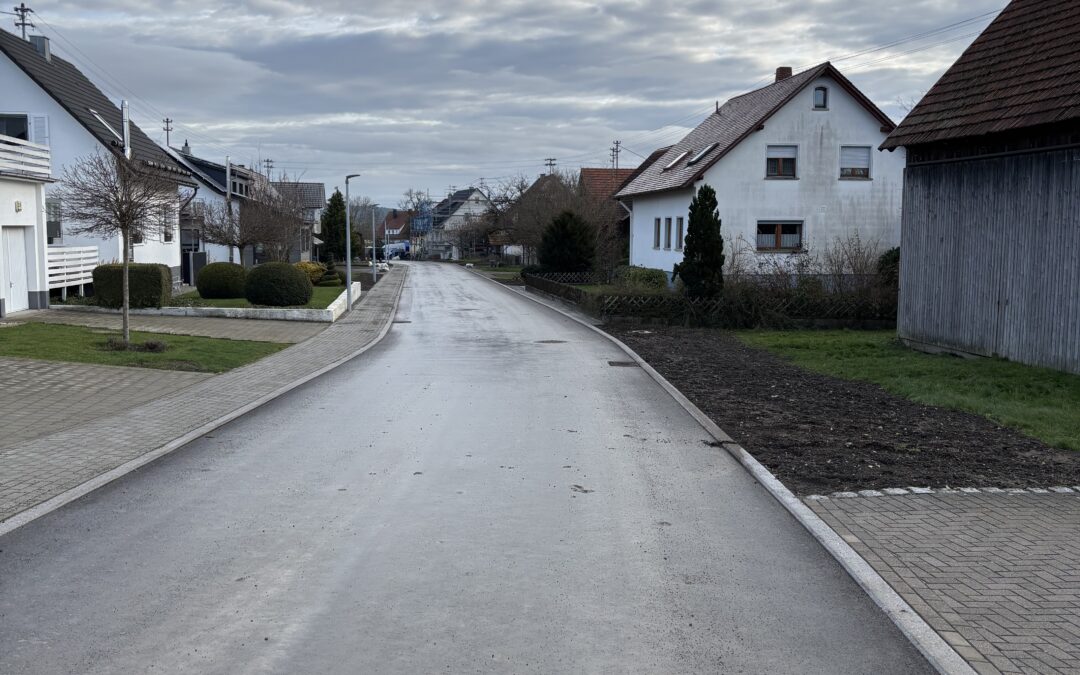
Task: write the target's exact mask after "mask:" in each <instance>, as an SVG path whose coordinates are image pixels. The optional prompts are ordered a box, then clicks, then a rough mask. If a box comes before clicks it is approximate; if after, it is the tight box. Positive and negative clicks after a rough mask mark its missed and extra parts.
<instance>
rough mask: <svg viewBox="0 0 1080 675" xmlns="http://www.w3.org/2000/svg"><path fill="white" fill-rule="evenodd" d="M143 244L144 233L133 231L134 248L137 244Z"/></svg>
mask: <svg viewBox="0 0 1080 675" xmlns="http://www.w3.org/2000/svg"><path fill="white" fill-rule="evenodd" d="M141 243H143V235H142V232H140V231H138V230H132V231H131V245H132V246H134V245H135V244H141Z"/></svg>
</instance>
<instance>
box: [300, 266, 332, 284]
mask: <svg viewBox="0 0 1080 675" xmlns="http://www.w3.org/2000/svg"><path fill="white" fill-rule="evenodd" d="M293 266H294V267H296V269H298V270H300V271H301V272H303V273H304V274H306V275H307V277H308V280H309V281H311V283H313V284H317V283H319V281H321V280H322V278H323V276H324V275H325V274H326V265H324V264H322V263H319V262H312V261H310V260H302V261H300V262H298V263H293Z"/></svg>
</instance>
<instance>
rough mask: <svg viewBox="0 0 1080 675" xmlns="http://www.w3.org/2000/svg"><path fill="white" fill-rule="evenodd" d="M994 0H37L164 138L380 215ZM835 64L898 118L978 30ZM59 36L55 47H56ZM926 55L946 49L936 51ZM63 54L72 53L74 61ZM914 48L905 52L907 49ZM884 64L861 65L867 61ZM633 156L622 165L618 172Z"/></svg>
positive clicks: (51, 26)
mask: <svg viewBox="0 0 1080 675" xmlns="http://www.w3.org/2000/svg"><path fill="white" fill-rule="evenodd" d="M1003 4H1004V2H1002V0H966V1H965V2H963V3H960V2H946V1H945V0H913V1H912V2H904V3H897V2H891V1H889V0H867V1H866V2H861V3H853V2H850V0H844V1H843V2H841V1H840V0H800V1H795V0H772V1H763V2H758V3H746V2H744V1H742V0H716V1H712V2H705V1H701V2H684V3H677V4H676V3H668V2H654V1H650V0H637V1H634V0H630V1H619V2H613V1H607V2H595V3H590V4H586V3H582V2H579V1H577V0H549V1H548V2H544V3H537V2H524V1H516V0H515V1H512V2H480V1H478V0H459V1H457V2H453V3H450V2H420V1H416V0H403V1H397V2H389V1H387V0H368V1H366V2H364V3H362V4H361V3H355V2H350V1H347V0H310V1H309V2H306V3H294V2H284V1H282V0H247V1H245V2H226V3H223V2H209V1H208V0H187V1H183V2H181V1H179V0H177V1H172V0H156V1H155V0H101V1H98V2H95V3H93V7H92V8H89V7H87V3H83V2H71V1H66V0H65V1H59V2H50V1H47V0H39V1H37V2H35V3H34V8H35V9H36V10H37V11H38V13H39V15H40V18H42V19H44V22H42V23H41V24H40V25H41V27H42V29H43V32H44V33H45V34H47V35H51V36H53V37H54V46H55V48H56V49H57V51H58V52H59V53H61V54H62V55H63V56H65V57H66V58H70V59H72V60H73V61H75V62H76V63H77V64H79V65H80V66H82V67H83V68H84V69H85V70H87V74H88V75H90V76H91V77H92V78H93V79H94V80H95V81H96V82H98V83H99V84H100V85H101V86H102V88H103V89H105V90H106V92H107V93H109V94H110V95H112V96H114V97H116V98H119V97H122V96H123V97H127V98H129V99H132V108H133V111H134V113H135V117H136V120H137V121H138V122H139V123H140V125H141V126H142V127H143V128H144V130H146V131H147V132H148V133H150V135H151V137H154V138H159V137H160V138H161V140H162V141H163V140H164V134H163V133H162V132H161V131H160V118H161V117H162V116H163V115H168V116H170V117H172V118H174V119H175V120H177V125H178V128H177V130H176V131H175V132H174V143H178V142H182V140H183V139H184V138H185V137H186V138H188V139H189V140H190V142H191V143H192V145H193V146H194V148H195V149H196V151H198V152H200V153H202V154H205V155H207V156H210V157H220V156H223V155H224V154H229V155H230V156H232V157H233V158H236V159H237V160H238V161H249V160H255V159H258V158H265V157H270V158H273V159H274V160H275V162H276V165H277V166H278V167H281V168H283V169H284V170H286V171H288V172H289V173H291V174H300V173H302V174H303V175H304V176H305V177H306V178H308V179H312V180H321V181H325V182H326V183H327V184H328V185H330V186H334V185H337V184H340V183H341V179H340V176H342V175H343V174H345V173H350V172H354V171H359V172H361V173H363V174H364V176H365V177H364V179H362V184H361V187H360V188H359V189H360V190H361V191H363V192H365V193H367V194H370V195H371V196H373V197H374V198H375V199H377V200H378V201H381V202H383V203H393V202H395V201H396V200H397V198H398V196H399V195H400V193H401V192H402V191H403V190H404V189H405V188H407V187H427V188H430V189H431V191H432V193H433V194H434V193H440V192H443V191H445V189H446V187H447V186H448V185H459V186H461V185H465V184H468V183H470V182H472V181H474V180H476V179H477V178H478V177H481V176H484V177H487V178H489V179H490V178H493V177H497V176H505V175H510V174H516V173H520V172H524V173H527V174H535V173H537V172H539V171H540V170H541V169H542V160H543V158H544V157H552V156H553V157H558V158H559V165H560V166H561V167H565V168H570V167H576V166H581V165H592V166H603V165H605V164H606V162H607V149H608V147H609V146H610V144H611V141H612V140H613V139H615V138H619V139H621V140H623V141H624V142H625V145H626V147H627V148H629V149H630V151H632V152H637V153H641V154H647V153H648V152H649V151H651V150H652V149H653V148H654V147H657V146H660V145H664V144H667V143H671V142H673V141H675V140H677V139H678V137H679V136H680V135H681V134H683V133H685V131H686V130H687V129H688V128H689V127H692V126H693V125H694V124H696V123H697V122H698V121H700V120H701V119H702V118H703V117H704V116H705V115H706V114H707V113H708V111H709V109H710V108H711V106H712V103H713V101H714V100H717V99H719V100H721V101H722V100H724V99H726V98H728V97H730V96H732V95H734V94H738V93H741V92H744V91H746V90H748V89H750V88H753V87H755V86H761V85H762V84H765V83H767V82H768V79H769V76H770V73H771V72H772V71H773V69H774V68H775V67H776V66H778V65H793V66H807V67H808V66H810V65H813V64H816V63H819V62H821V61H823V60H825V59H827V58H838V57H842V56H845V55H849V54H852V53H856V52H860V51H863V50H867V49H870V48H872V47H874V46H877V45H883V44H886V43H889V42H892V41H895V40H897V39H899V38H903V37H905V36H908V35H912V34H916V33H921V32H926V31H931V30H934V29H937V28H939V27H942V26H945V25H947V24H951V23H954V22H957V21H961V20H963V19H966V18H969V17H973V16H976V15H978V14H981V13H984V12H990V11H992V10H997V9H1000V7H1001V6H1002V5H1003ZM989 18H990V17H986V18H985V19H983V20H980V21H978V22H973V23H971V24H968V25H963V26H958V27H956V28H954V29H951V30H949V31H946V32H942V33H938V34H935V35H929V36H926V37H924V38H922V39H920V40H917V41H913V42H908V43H905V44H901V45H897V46H895V47H891V48H889V49H886V50H882V51H877V52H870V53H866V54H863V55H858V56H853V57H851V58H848V59H843V60H839V61H837V66H838V67H839V68H840V69H841V70H842V71H843V72H845V73H846V74H848V75H849V77H850V78H851V79H852V80H853V81H854V82H855V84H856V85H857V86H859V87H860V88H862V89H863V91H865V92H866V93H867V94H868V95H869V96H870V97H871V98H872V99H873V100H874V101H875V102H877V103H878V104H879V105H881V106H882V107H883V108H884V109H885V110H886V112H888V113H889V114H891V115H892V116H893V117H894V118H897V119H898V118H899V117H901V116H902V110H901V108H900V107H899V106H898V105H897V99H898V98H900V97H903V98H911V97H917V96H918V95H919V94H921V93H922V92H923V91H925V90H926V89H927V88H929V86H930V85H931V84H932V83H933V81H934V80H935V79H936V78H937V77H938V75H940V73H941V72H942V71H943V70H944V69H945V68H946V67H947V66H948V65H949V64H950V63H951V62H952V61H953V60H954V59H955V58H956V56H958V55H959V53H960V52H961V51H962V49H963V48H964V47H965V46H966V45H967V44H968V43H969V42H970V41H971V39H972V37H971V36H970V35H968V34H969V33H973V32H977V31H978V30H979V29H981V28H982V27H983V26H985V25H986V23H987V22H988V21H989ZM67 40H70V43H69V42H67ZM939 42H942V43H943V44H937V45H936V46H935V43H939ZM72 45H75V46H72ZM912 49H919V51H915V52H913V53H910V54H903V52H906V51H908V50H912ZM883 58H884V59H886V60H882V61H880V62H876V63H875V61H876V60H878V59H883ZM637 161H638V158H637V157H635V156H634V155H633V154H631V153H630V152H627V153H624V154H623V156H622V163H623V165H624V166H627V165H633V164H634V163H636V162H637Z"/></svg>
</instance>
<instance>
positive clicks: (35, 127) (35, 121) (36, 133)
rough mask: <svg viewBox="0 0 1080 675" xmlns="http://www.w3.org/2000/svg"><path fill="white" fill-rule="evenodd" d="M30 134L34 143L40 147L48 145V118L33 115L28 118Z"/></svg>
mask: <svg viewBox="0 0 1080 675" xmlns="http://www.w3.org/2000/svg"><path fill="white" fill-rule="evenodd" d="M30 129H31V131H30V133H31V134H33V138H32V139H31V140H33V142H34V143H38V144H40V145H48V144H49V118H48V117H47V116H45V115H34V116H33V117H31V118H30Z"/></svg>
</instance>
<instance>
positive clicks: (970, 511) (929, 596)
mask: <svg viewBox="0 0 1080 675" xmlns="http://www.w3.org/2000/svg"><path fill="white" fill-rule="evenodd" d="M806 503H807V505H808V506H810V508H812V509H813V510H814V511H815V512H816V513H817V514H818V515H819V516H820V517H821V518H822V519H823V520H825V522H826V523H828V524H829V525H830V526H831V527H832V528H833V529H834V530H836V532H837V533H838V534H839V535H840V536H841V537H843V538H844V539H845V540H846V541H847V542H848V543H849V544H850V545H851V546H852V548H854V549H855V550H856V551H857V552H858V553H859V554H860V555H861V556H862V557H863V558H865V559H866V561H867V562H868V563H870V564H871V565H872V566H873V567H874V569H876V570H877V572H878V573H879V574H880V575H881V576H882V577H883V578H884V579H885V580H886V581H888V582H889V584H891V585H892V587H893V588H894V589H895V590H896V591H897V592H898V593H899V594H900V595H901V596H902V597H903V598H904V600H906V601H907V602H908V603H909V604H910V605H911V606H912V608H914V609H915V610H916V611H917V612H918V613H919V614H920V615H921V616H922V617H923V619H925V620H926V622H927V623H928V624H930V626H931V627H932V628H934V629H935V630H936V631H938V633H940V634H941V636H942V637H943V638H945V640H946V641H947V642H949V643H950V644H951V645H952V646H953V648H954V649H956V651H957V652H958V653H959V654H960V655H961V656H963V657H964V658H965V659H967V660H968V662H969V663H970V664H971V666H972V667H973V668H974V669H975V670H976V671H977V672H979V673H1074V674H1075V673H1080V494H1076V493H1071V494H1070V493H1059V492H1046V493H1045V494H1039V493H1031V492H1027V493H1009V492H1000V493H986V492H979V493H952V494H948V493H945V494H943V493H938V494H909V495H896V496H879V497H858V498H846V499H807V500H806Z"/></svg>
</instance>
